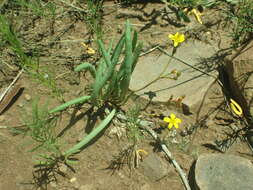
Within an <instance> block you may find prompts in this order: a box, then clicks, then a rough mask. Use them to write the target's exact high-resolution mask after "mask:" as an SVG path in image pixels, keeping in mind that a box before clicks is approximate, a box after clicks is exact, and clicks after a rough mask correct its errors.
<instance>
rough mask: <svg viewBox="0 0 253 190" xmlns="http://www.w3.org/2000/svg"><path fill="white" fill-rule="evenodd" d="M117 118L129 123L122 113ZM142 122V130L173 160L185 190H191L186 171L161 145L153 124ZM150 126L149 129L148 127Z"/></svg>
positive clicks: (165, 147)
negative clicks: (158, 143) (152, 126)
mask: <svg viewBox="0 0 253 190" xmlns="http://www.w3.org/2000/svg"><path fill="white" fill-rule="evenodd" d="M116 117H117V118H118V119H119V120H123V121H127V118H126V116H125V115H123V114H121V113H118V114H117V115H116ZM139 121H140V125H141V126H142V128H144V129H145V130H146V131H148V132H149V133H150V134H151V136H152V137H153V138H154V139H155V140H156V141H157V142H160V145H161V147H162V149H163V151H164V152H165V154H166V155H167V156H168V158H169V159H170V160H171V162H172V164H173V165H174V167H175V168H176V170H177V172H178V173H179V175H180V177H181V179H182V181H183V184H184V186H185V189H186V190H191V187H190V185H189V183H188V180H187V178H186V175H185V173H184V171H183V170H182V169H181V167H180V166H179V164H178V163H177V161H176V160H175V159H174V158H173V156H172V154H171V152H170V151H169V149H168V148H167V146H166V145H165V144H163V143H161V141H160V139H159V137H158V135H157V134H156V132H155V131H154V130H153V129H151V127H150V125H152V124H153V123H152V122H147V121H141V120H139ZM147 125H148V127H147Z"/></svg>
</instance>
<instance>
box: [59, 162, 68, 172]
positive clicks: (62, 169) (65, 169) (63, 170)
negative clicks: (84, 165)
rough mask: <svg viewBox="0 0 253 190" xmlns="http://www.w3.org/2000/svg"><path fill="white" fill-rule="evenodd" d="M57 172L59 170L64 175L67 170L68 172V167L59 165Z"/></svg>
mask: <svg viewBox="0 0 253 190" xmlns="http://www.w3.org/2000/svg"><path fill="white" fill-rule="evenodd" d="M59 170H60V171H61V172H62V173H66V172H67V170H68V167H67V166H66V164H61V165H60V167H59Z"/></svg>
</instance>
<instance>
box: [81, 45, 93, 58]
mask: <svg viewBox="0 0 253 190" xmlns="http://www.w3.org/2000/svg"><path fill="white" fill-rule="evenodd" d="M81 44H82V46H83V47H84V48H85V50H86V52H87V53H88V54H89V55H93V54H95V53H96V52H95V50H94V49H92V48H91V47H89V46H88V45H87V44H85V43H83V42H82V43H81Z"/></svg>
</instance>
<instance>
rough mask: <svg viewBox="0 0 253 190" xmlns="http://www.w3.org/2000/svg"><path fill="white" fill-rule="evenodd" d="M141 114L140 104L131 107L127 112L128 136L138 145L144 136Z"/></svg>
mask: <svg viewBox="0 0 253 190" xmlns="http://www.w3.org/2000/svg"><path fill="white" fill-rule="evenodd" d="M139 115H140V108H139V107H138V106H136V107H134V108H132V109H130V110H129V111H128V112H127V123H126V129H127V137H128V139H129V140H130V142H132V144H133V145H137V143H138V142H139V141H140V140H141V139H142V138H143V134H142V132H141V130H140V119H139Z"/></svg>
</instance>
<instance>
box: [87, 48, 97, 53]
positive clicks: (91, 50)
mask: <svg viewBox="0 0 253 190" xmlns="http://www.w3.org/2000/svg"><path fill="white" fill-rule="evenodd" d="M87 53H88V54H89V55H93V54H95V50H94V49H92V48H90V47H89V48H88V49H87Z"/></svg>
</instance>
